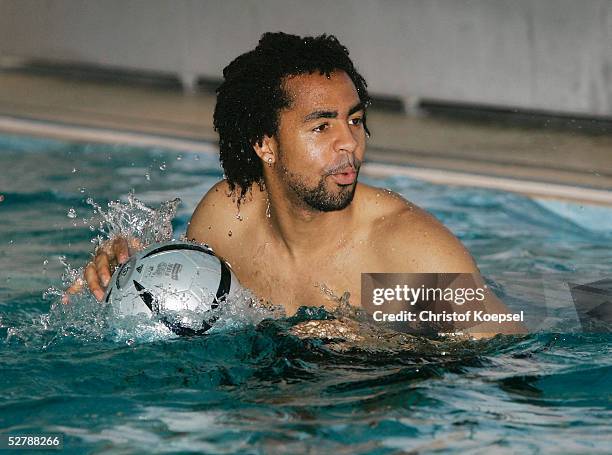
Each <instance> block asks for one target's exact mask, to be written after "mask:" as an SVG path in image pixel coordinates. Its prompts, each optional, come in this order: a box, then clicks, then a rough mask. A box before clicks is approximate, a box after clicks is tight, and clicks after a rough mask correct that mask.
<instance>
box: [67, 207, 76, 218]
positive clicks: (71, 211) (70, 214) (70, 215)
mask: <svg viewBox="0 0 612 455" xmlns="http://www.w3.org/2000/svg"><path fill="white" fill-rule="evenodd" d="M66 216H67V217H68V218H73V219H74V218H76V217H77V214H76V210H74V209H73V208H72V207H70V209H69V210H68V213H67V214H66Z"/></svg>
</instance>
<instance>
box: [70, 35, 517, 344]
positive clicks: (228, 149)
mask: <svg viewBox="0 0 612 455" xmlns="http://www.w3.org/2000/svg"><path fill="white" fill-rule="evenodd" d="M223 76H224V82H223V84H222V85H221V86H220V88H219V89H218V91H217V94H218V96H217V105H216V108H215V113H214V126H215V129H216V131H217V132H218V133H219V145H220V159H221V163H222V165H223V169H224V171H225V179H224V180H222V181H220V182H218V183H217V184H216V185H214V186H213V187H212V188H211V189H210V191H208V193H207V194H206V195H205V196H204V197H203V199H202V200H201V202H200V203H199V205H198V206H197V208H196V209H195V211H194V213H193V216H192V218H191V222H190V224H189V228H188V230H187V237H188V238H190V239H193V240H196V241H198V242H202V243H207V244H208V245H210V246H211V247H212V248H213V250H214V251H215V252H216V253H217V254H218V255H219V256H220V257H222V258H224V259H225V260H226V261H227V262H229V263H230V264H231V266H232V268H233V270H234V272H235V274H236V275H237V277H238V278H239V280H240V281H241V283H242V284H243V285H244V286H246V287H248V288H250V289H251V290H252V291H253V292H254V293H255V294H256V295H257V296H258V297H259V298H261V299H263V300H264V301H268V302H271V303H273V304H275V305H282V306H283V307H284V308H285V311H286V312H287V314H292V313H294V312H295V311H296V310H297V309H298V308H299V307H300V306H303V305H306V306H321V305H323V306H326V307H329V306H330V305H331V304H332V301H331V300H330V298H329V295H330V293H333V294H335V295H342V294H344V293H345V292H349V293H350V303H351V304H352V305H355V306H359V305H360V292H361V273H362V272H399V273H411V272H431V273H447V272H448V273H472V274H475V276H476V277H477V280H481V278H480V275H479V274H478V269H477V267H476V264H475V263H474V260H473V259H472V257H471V256H470V254H469V253H468V251H467V250H466V248H465V247H464V246H463V245H462V244H461V242H460V241H459V240H458V239H457V238H456V237H455V236H454V235H453V234H452V233H451V232H450V231H449V230H448V229H446V228H445V227H444V226H443V225H442V224H441V223H440V222H439V221H438V220H436V219H435V218H434V217H433V216H432V215H430V214H428V213H427V212H425V211H424V210H422V209H420V208H419V207H417V206H415V205H414V204H412V203H411V202H409V201H406V200H404V199H403V198H402V197H400V196H398V195H397V194H394V193H392V192H390V191H387V190H383V189H379V188H374V187H371V186H368V185H364V184H362V183H358V176H359V169H360V166H361V163H362V161H363V159H364V155H365V149H366V137H367V136H368V135H369V131H368V129H367V125H366V112H367V107H368V105H369V102H370V99H369V96H368V92H367V90H366V82H365V80H364V79H363V77H362V76H361V75H360V74H359V73H358V72H357V71H356V69H355V67H354V66H353V63H352V61H351V60H350V58H349V55H348V51H347V50H346V48H345V47H343V46H342V45H341V44H340V43H339V42H338V40H337V39H336V38H335V37H334V36H326V35H322V36H318V37H307V38H301V37H298V36H294V35H288V34H284V33H266V34H264V35H263V36H262V38H261V40H260V42H259V44H258V46H257V47H256V48H255V49H254V50H252V51H249V52H247V53H245V54H242V55H240V56H239V57H238V58H236V59H235V60H234V61H232V62H231V63H230V64H229V65H228V66H227V67H226V68H225V69H224V70H223ZM127 258H128V243H127V241H126V239H122V238H119V239H115V240H114V241H113V242H110V243H107V244H106V245H105V246H104V247H103V248H100V249H99V251H98V253H97V255H96V257H95V258H94V260H93V261H92V263H90V264H89V265H88V266H87V267H86V270H85V279H86V281H87V284H88V286H89V288H90V289H91V291H92V293H93V294H94V296H95V297H96V298H97V299H98V300H101V299H102V297H103V295H104V287H105V286H107V285H108V282H109V280H110V276H111V266H112V265H114V264H116V263H122V262H124V261H126V260H127ZM77 287H78V286H77ZM77 287H73V288H71V291H75V290H76V288H77ZM345 295H346V294H345ZM485 307H486V311H488V312H491V313H507V312H508V310H507V308H506V307H505V305H504V304H503V303H502V302H500V301H499V300H498V299H496V298H495V296H494V295H493V294H492V293H488V294H487V299H486V304H485ZM467 331H468V332H470V333H472V334H474V335H477V336H486V335H492V334H495V333H519V332H523V331H524V329H523V326H522V325H521V324H519V323H505V324H496V323H482V324H479V325H477V326H475V327H472V328H471V329H469V330H467Z"/></svg>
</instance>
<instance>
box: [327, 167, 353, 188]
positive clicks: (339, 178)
mask: <svg viewBox="0 0 612 455" xmlns="http://www.w3.org/2000/svg"><path fill="white" fill-rule="evenodd" d="M331 178H332V179H334V181H335V182H336V183H337V184H338V185H350V184H352V183H354V182H355V179H356V178H357V171H355V169H353V168H348V169H345V172H336V173H335V174H331Z"/></svg>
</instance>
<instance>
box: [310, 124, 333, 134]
mask: <svg viewBox="0 0 612 455" xmlns="http://www.w3.org/2000/svg"><path fill="white" fill-rule="evenodd" d="M328 126H329V123H323V124H321V125H319V126H317V127H316V128H314V129H313V130H312V131H315V132H317V133H321V132H323V131H325V130H326V129H327V127H328Z"/></svg>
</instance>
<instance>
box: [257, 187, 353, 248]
mask: <svg viewBox="0 0 612 455" xmlns="http://www.w3.org/2000/svg"><path fill="white" fill-rule="evenodd" d="M267 197H268V200H269V204H270V205H269V210H268V214H269V217H268V220H269V223H270V229H271V231H272V234H273V235H274V236H275V237H277V238H278V240H279V242H281V244H282V245H284V246H285V248H286V249H287V252H288V253H289V255H290V256H292V257H301V256H303V254H304V253H312V252H316V251H317V250H323V249H330V248H335V246H336V244H337V243H339V242H340V240H341V238H342V234H343V233H344V232H346V231H347V228H349V226H352V224H353V220H354V216H355V211H354V203H351V204H349V205H348V207H346V208H344V209H342V210H334V211H330V212H322V211H320V210H315V209H312V208H309V207H306V206H304V205H302V204H297V203H295V202H292V201H290V200H289V199H288V198H286V197H285V196H281V195H278V196H277V195H276V194H275V193H274V191H272V192H268V195H267Z"/></svg>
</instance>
